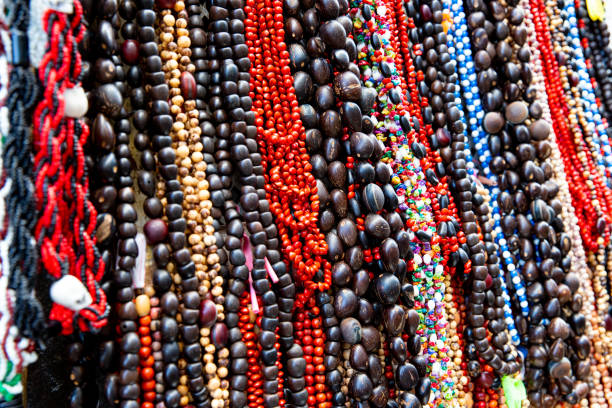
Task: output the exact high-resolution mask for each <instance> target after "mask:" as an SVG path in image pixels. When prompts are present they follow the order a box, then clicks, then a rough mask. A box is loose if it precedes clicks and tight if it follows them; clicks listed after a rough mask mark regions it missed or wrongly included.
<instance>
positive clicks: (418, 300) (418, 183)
mask: <svg viewBox="0 0 612 408" xmlns="http://www.w3.org/2000/svg"><path fill="white" fill-rule="evenodd" d="M363 4H364V5H367V6H369V7H372V9H373V11H372V17H373V18H372V20H369V21H363V20H362V18H363V17H362V13H363V12H362V11H360V12H359V13H358V14H356V15H355V17H354V28H355V30H354V35H355V39H356V42H357V44H358V50H359V51H360V56H359V58H364V57H366V55H367V56H368V59H369V61H367V63H366V62H365V60H364V62H363V63H361V62H360V66H362V71H363V74H362V79H363V82H364V84H365V86H366V87H375V88H376V89H377V90H378V92H379V100H380V101H381V103H386V106H384V105H382V107H379V109H381V108H382V109H384V110H380V111H379V112H378V113H375V114H374V115H373V118H376V119H377V122H378V124H377V125H375V131H374V133H375V135H376V136H377V137H378V138H379V140H382V141H383V142H385V144H386V145H387V146H388V147H387V151H388V153H386V154H385V156H384V157H387V161H388V162H389V163H390V164H392V168H393V176H392V183H393V185H394V188H395V189H396V192H397V194H398V198H399V199H400V207H399V208H400V210H401V211H406V214H407V215H408V217H407V218H408V222H407V226H408V227H409V228H411V229H412V230H413V231H417V234H416V236H417V237H418V238H419V239H421V240H425V241H424V242H423V243H422V247H421V246H420V245H418V244H417V243H415V242H414V241H413V243H412V244H411V247H412V251H413V253H414V257H413V260H412V262H411V263H412V265H413V267H414V268H415V269H414V271H413V284H414V286H415V291H418V292H416V293H419V295H418V296H416V297H415V307H416V309H417V311H419V312H420V313H421V323H420V325H419V329H418V330H417V333H418V334H419V336H420V337H421V342H422V344H423V346H424V348H425V349H426V350H425V353H426V354H425V355H428V357H429V358H428V366H429V370H431V371H430V379H431V381H432V391H433V392H434V394H435V397H434V400H437V399H438V398H444V397H443V396H442V393H446V392H452V383H451V382H450V381H448V377H447V375H448V373H447V367H446V362H445V361H444V360H438V359H437V358H436V355H437V353H440V354H441V355H444V354H445V353H446V351H447V346H446V345H445V344H444V341H445V340H446V336H445V327H446V324H447V322H446V319H445V316H444V310H443V305H442V303H441V302H442V293H444V288H443V284H442V283H443V282H442V281H443V274H444V267H443V266H442V265H438V262H440V260H441V253H440V247H439V244H438V241H437V240H438V236H437V234H435V226H436V224H435V221H434V220H433V214H432V212H431V211H432V210H431V207H430V205H432V206H433V203H432V204H430V203H431V201H432V198H430V197H431V193H430V192H429V191H427V186H426V180H425V175H424V172H423V170H421V169H420V166H419V160H418V159H417V158H416V157H415V156H414V155H413V154H412V152H411V150H410V148H409V147H408V146H409V142H410V141H409V140H407V136H408V137H410V139H411V140H414V137H415V136H414V130H412V131H410V133H408V134H407V135H406V136H404V130H403V129H402V126H401V124H400V120H399V118H400V117H402V116H403V115H404V112H405V111H404V108H403V107H402V105H401V104H394V103H393V102H392V100H391V99H390V96H389V93H388V92H389V90H390V89H393V87H394V86H400V84H401V77H399V76H398V71H397V70H396V68H395V66H396V65H395V55H396V53H395V52H394V51H393V48H392V47H388V46H387V47H385V48H384V49H385V51H386V54H387V55H386V56H384V55H383V53H381V52H380V51H379V50H376V49H375V48H374V47H373V46H372V45H369V46H368V47H367V49H363V51H362V50H361V49H360V47H361V46H360V43H361V42H363V43H365V44H368V43H370V44H371V42H372V40H371V38H373V36H374V35H376V36H377V37H378V38H380V39H381V43H382V45H383V46H384V45H385V44H388V42H389V39H390V37H391V36H390V35H389V31H388V30H389V28H388V27H389V26H388V25H387V24H389V23H387V22H386V21H387V20H386V18H385V17H384V14H382V13H381V14H379V13H378V11H377V10H378V8H379V7H382V6H383V4H379V3H376V2H372V3H370V2H369V1H365V2H363ZM352 7H354V8H355V7H359V3H355V4H352ZM361 7H364V6H361ZM392 9H393V8H391V7H389V6H387V7H385V8H384V10H385V12H391V10H392ZM359 17H361V18H359ZM388 21H392V19H391V18H390V19H389V20H388ZM375 24H376V25H375ZM377 26H378V27H377ZM365 51H367V52H368V54H365ZM382 61H385V62H386V63H387V64H388V65H389V67H390V68H391V72H392V75H391V78H384V79H383V78H382V75H381V74H380V69H381V68H380V66H381V65H380V64H381V62H382ZM366 64H367V65H366ZM387 84H389V85H387ZM415 99H416V98H415ZM415 99H413V100H415ZM407 106H408V107H410V106H411V105H407ZM395 110H397V113H395V114H393V113H392V112H394V111H395ZM406 113H407V112H406ZM415 113H416V112H415ZM387 118H389V119H391V118H393V119H391V120H388V119H387ZM414 122H415V123H417V125H419V123H418V120H417V119H416V118H415V119H414ZM417 125H415V126H417ZM423 149H424V148H423ZM394 156H395V160H393V157H394ZM420 196H422V197H423V198H420ZM413 200H414V201H413ZM423 233H424V234H423ZM426 241H429V242H426ZM421 248H423V249H421ZM409 270H410V268H409ZM434 293H436V295H435V296H434ZM441 387H444V388H443V390H442V389H441Z"/></svg>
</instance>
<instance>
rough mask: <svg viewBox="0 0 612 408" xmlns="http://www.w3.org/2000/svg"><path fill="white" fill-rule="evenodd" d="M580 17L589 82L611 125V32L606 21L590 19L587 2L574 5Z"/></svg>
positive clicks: (581, 40) (582, 44)
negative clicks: (607, 72) (609, 71)
mask: <svg viewBox="0 0 612 408" xmlns="http://www.w3.org/2000/svg"><path fill="white" fill-rule="evenodd" d="M574 5H575V8H576V13H577V17H578V29H579V31H580V44H581V46H582V48H583V51H584V56H585V58H586V60H587V61H586V65H587V69H588V70H589V74H590V78H589V82H590V83H591V84H592V85H593V88H594V90H595V94H596V95H597V103H598V105H599V107H600V109H601V113H602V116H603V117H604V118H606V119H607V122H608V123H610V121H611V120H612V116H610V114H611V113H612V110H611V109H612V98H611V95H612V94H611V93H610V91H611V90H612V88H611V85H612V83H611V82H610V78H609V76H608V75H607V74H606V71H607V69H608V68H607V67H608V66H609V64H610V61H611V58H610V57H611V56H612V50H611V49H610V41H609V39H610V32H609V30H608V25H607V23H606V21H594V20H593V19H591V18H588V11H587V7H586V2H582V1H576V2H575V3H574Z"/></svg>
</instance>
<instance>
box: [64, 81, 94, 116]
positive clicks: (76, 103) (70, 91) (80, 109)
mask: <svg viewBox="0 0 612 408" xmlns="http://www.w3.org/2000/svg"><path fill="white" fill-rule="evenodd" d="M87 109H89V102H88V101H87V95H85V91H84V90H83V88H81V87H80V86H76V87H74V88H67V89H66V91H65V92H64V116H65V117H67V118H77V119H78V118H82V117H83V116H85V114H86V113H87Z"/></svg>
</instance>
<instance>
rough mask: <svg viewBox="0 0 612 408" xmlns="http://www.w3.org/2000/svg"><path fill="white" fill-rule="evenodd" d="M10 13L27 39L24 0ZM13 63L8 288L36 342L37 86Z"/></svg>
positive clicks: (20, 322) (7, 163)
mask: <svg viewBox="0 0 612 408" xmlns="http://www.w3.org/2000/svg"><path fill="white" fill-rule="evenodd" d="M11 17H12V18H11V21H10V27H11V33H12V37H13V38H20V37H21V36H23V37H24V38H26V39H27V36H26V31H27V26H28V20H29V16H28V1H27V0H15V1H14V3H13V10H12V14H11ZM26 44H27V43H26ZM13 47H14V48H15V47H18V44H13ZM20 53H27V45H26V46H25V47H24V49H16V52H15V54H20ZM24 55H25V54H24ZM14 60H15V58H14ZM13 64H14V66H13V69H12V70H11V73H10V77H9V91H8V98H7V102H6V105H7V107H8V111H9V121H10V124H11V126H10V129H9V132H8V134H7V136H6V140H5V143H4V149H3V152H2V159H3V165H4V172H5V174H6V177H7V178H8V179H9V180H10V181H11V184H10V189H9V194H8V196H7V197H6V200H5V201H6V211H7V215H8V218H9V220H8V221H9V228H11V229H12V234H11V235H10V241H9V250H8V255H9V265H8V270H9V288H10V289H12V290H14V291H15V311H14V323H15V325H16V326H17V328H18V329H19V331H20V332H21V334H22V335H23V336H25V337H28V338H31V339H34V340H37V339H39V337H40V335H41V333H42V331H43V329H44V326H45V325H44V315H43V311H42V307H41V305H40V303H39V302H38V300H37V299H36V297H35V296H34V294H33V291H34V284H35V281H36V265H37V262H38V256H37V252H36V250H35V246H36V242H35V241H34V238H33V236H32V230H33V228H34V225H35V215H36V212H35V204H34V194H33V193H34V186H33V183H32V156H31V146H30V137H31V134H30V123H29V118H30V117H31V116H30V115H31V109H32V108H33V106H34V103H35V101H36V95H37V93H38V89H37V84H36V77H35V76H34V73H33V72H32V71H31V70H30V69H28V67H27V59H26V60H25V61H13Z"/></svg>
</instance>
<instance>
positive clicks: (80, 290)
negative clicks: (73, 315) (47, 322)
mask: <svg viewBox="0 0 612 408" xmlns="http://www.w3.org/2000/svg"><path fill="white" fill-rule="evenodd" d="M50 295H51V300H52V301H53V302H54V303H57V304H59V305H62V306H64V307H65V308H68V309H70V310H73V311H75V312H78V311H79V310H81V309H83V308H85V307H87V306H89V305H91V302H92V299H91V295H90V294H89V292H87V289H85V286H84V285H83V283H81V281H80V280H78V279H77V278H76V277H74V276H72V275H66V276H64V277H62V278H61V279H59V280H58V281H56V282H55V283H54V284H53V285H51V290H50Z"/></svg>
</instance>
